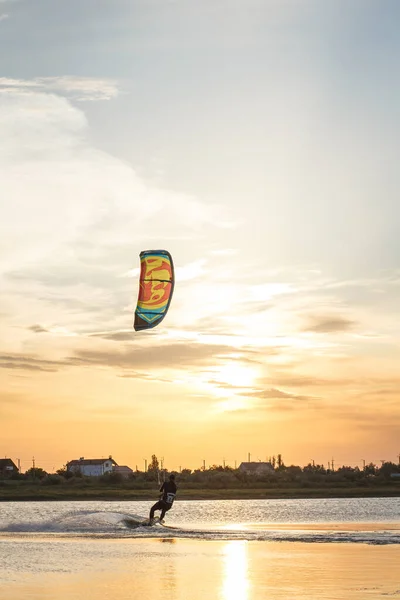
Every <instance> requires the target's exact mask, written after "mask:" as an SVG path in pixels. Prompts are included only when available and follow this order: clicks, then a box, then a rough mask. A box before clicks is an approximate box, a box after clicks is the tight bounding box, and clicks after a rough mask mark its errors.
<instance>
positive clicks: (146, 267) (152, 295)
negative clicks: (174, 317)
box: [134, 250, 175, 331]
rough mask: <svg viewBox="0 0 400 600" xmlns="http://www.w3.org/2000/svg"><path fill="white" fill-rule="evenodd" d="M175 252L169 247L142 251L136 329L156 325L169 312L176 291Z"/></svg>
mask: <svg viewBox="0 0 400 600" xmlns="http://www.w3.org/2000/svg"><path fill="white" fill-rule="evenodd" d="M174 283H175V275H174V264H173V262H172V256H171V255H170V253H169V252H167V251H166V250H146V251H144V252H141V253H140V281H139V297H138V301H137V306H136V310H135V322H134V328H135V331H140V330H142V329H151V328H152V327H156V326H157V325H158V324H159V323H161V321H162V320H163V318H164V317H165V315H166V314H167V312H168V308H169V305H170V303H171V299H172V292H173V291H174Z"/></svg>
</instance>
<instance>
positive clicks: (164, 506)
mask: <svg viewBox="0 0 400 600" xmlns="http://www.w3.org/2000/svg"><path fill="white" fill-rule="evenodd" d="M176 490H177V487H176V484H175V475H174V474H173V473H171V475H170V476H169V481H164V483H163V484H162V486H161V487H160V499H159V501H158V502H156V503H155V504H154V506H152V507H151V509H150V518H149V520H150V524H152V523H153V520H154V513H155V511H156V510H161V514H160V522H161V523H162V522H163V520H164V517H165V513H166V512H167V511H168V510H170V509H171V508H172V505H173V503H174V500H175V496H176Z"/></svg>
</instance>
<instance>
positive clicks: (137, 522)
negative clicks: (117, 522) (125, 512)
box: [124, 516, 162, 529]
mask: <svg viewBox="0 0 400 600" xmlns="http://www.w3.org/2000/svg"><path fill="white" fill-rule="evenodd" d="M124 523H125V525H126V526H127V527H130V528H131V529H136V528H137V527H153V526H154V525H156V524H158V523H159V524H160V525H161V524H162V523H161V522H160V520H159V518H158V517H155V518H154V519H153V521H152V522H150V519H149V518H145V517H136V516H135V517H127V518H126V519H124Z"/></svg>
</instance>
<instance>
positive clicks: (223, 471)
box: [10, 454, 400, 489]
mask: <svg viewBox="0 0 400 600" xmlns="http://www.w3.org/2000/svg"><path fill="white" fill-rule="evenodd" d="M171 472H173V473H174V474H175V475H176V478H177V481H178V485H180V486H182V487H185V488H189V489H190V488H193V489H202V488H203V489H222V488H227V489H229V488H230V489H235V488H236V489H238V488H262V487H266V488H294V487H305V488H307V487H310V488H311V487H318V488H323V487H357V486H379V485H388V484H389V483H391V484H392V483H393V482H394V481H399V483H400V477H399V478H398V479H397V478H396V479H395V478H393V475H394V474H398V475H400V465H398V464H395V463H393V462H382V464H381V465H380V466H378V465H376V464H374V463H369V464H366V465H365V466H364V467H363V468H359V467H357V466H356V467H351V466H346V465H343V466H341V467H339V468H337V469H335V470H333V469H329V468H328V469H327V468H325V467H324V465H319V464H312V463H309V464H307V465H305V466H304V467H300V466H297V465H289V466H286V465H285V464H284V461H283V459H282V457H281V455H278V457H277V458H276V460H273V459H271V468H270V469H269V470H265V471H261V470H260V471H259V472H257V471H256V472H249V471H246V470H243V469H240V468H239V469H238V468H236V469H234V468H232V467H230V466H224V465H217V464H214V465H212V466H209V467H208V468H199V469H194V470H192V469H189V468H182V469H180V470H179V471H171ZM169 474H170V471H168V470H167V469H161V468H160V463H159V461H158V459H157V457H156V455H154V454H153V456H152V459H151V461H150V463H149V466H148V469H147V471H146V472H144V471H139V470H137V471H134V472H133V473H131V474H130V475H129V476H128V477H123V476H122V474H121V473H118V472H116V471H111V472H109V473H105V474H104V475H101V476H98V477H88V476H84V475H82V474H81V473H80V472H73V471H68V470H67V468H66V467H63V468H62V469H59V470H57V471H56V472H55V473H47V472H46V471H45V470H44V469H42V468H40V467H35V468H33V467H32V468H31V469H29V470H28V471H26V473H24V474H19V473H15V474H13V475H11V477H10V479H15V480H20V481H21V482H22V481H23V480H24V481H29V482H33V481H34V482H37V483H40V484H42V485H63V484H66V485H87V486H90V485H105V486H116V485H117V486H118V485H121V486H124V487H131V488H136V489H150V488H154V487H155V486H158V485H160V484H161V483H162V482H163V481H164V480H165V479H167V478H168V476H169Z"/></svg>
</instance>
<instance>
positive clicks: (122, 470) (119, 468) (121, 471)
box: [113, 465, 133, 477]
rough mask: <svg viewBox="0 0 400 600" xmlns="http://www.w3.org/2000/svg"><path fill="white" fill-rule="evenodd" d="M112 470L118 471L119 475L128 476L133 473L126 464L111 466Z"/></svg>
mask: <svg viewBox="0 0 400 600" xmlns="http://www.w3.org/2000/svg"><path fill="white" fill-rule="evenodd" d="M113 472H114V473H119V474H120V475H122V477H129V476H130V475H132V474H133V471H132V469H131V468H130V467H126V466H122V465H121V466H119V465H116V466H115V467H114V468H113Z"/></svg>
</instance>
